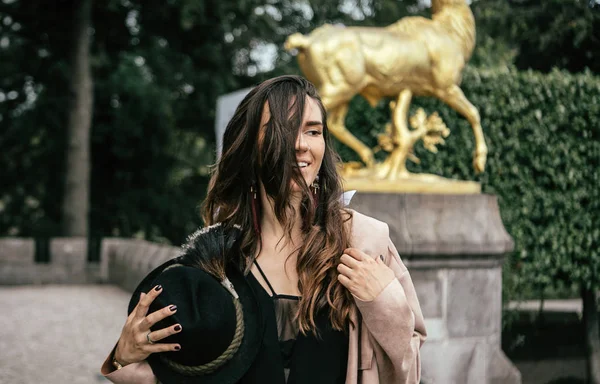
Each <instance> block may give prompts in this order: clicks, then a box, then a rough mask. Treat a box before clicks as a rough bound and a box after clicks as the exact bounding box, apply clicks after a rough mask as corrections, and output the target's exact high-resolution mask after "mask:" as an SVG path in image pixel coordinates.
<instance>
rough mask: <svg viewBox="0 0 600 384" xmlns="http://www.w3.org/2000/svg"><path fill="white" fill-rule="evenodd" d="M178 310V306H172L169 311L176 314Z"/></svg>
mask: <svg viewBox="0 0 600 384" xmlns="http://www.w3.org/2000/svg"><path fill="white" fill-rule="evenodd" d="M176 309H177V306H176V305H171V306H170V307H169V310H170V311H171V312H175V310H176Z"/></svg>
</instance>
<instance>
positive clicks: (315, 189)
mask: <svg viewBox="0 0 600 384" xmlns="http://www.w3.org/2000/svg"><path fill="white" fill-rule="evenodd" d="M320 188H321V186H320V185H319V175H317V177H315V181H313V182H312V184H311V185H310V191H311V192H312V197H313V201H314V203H315V207H316V206H318V205H319V189H320Z"/></svg>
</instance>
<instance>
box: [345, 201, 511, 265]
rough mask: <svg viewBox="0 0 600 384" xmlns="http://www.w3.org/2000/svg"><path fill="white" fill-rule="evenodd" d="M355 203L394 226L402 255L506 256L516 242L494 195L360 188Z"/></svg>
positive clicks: (394, 234)
mask: <svg viewBox="0 0 600 384" xmlns="http://www.w3.org/2000/svg"><path fill="white" fill-rule="evenodd" d="M350 207H351V208H354V209H356V210H357V211H359V212H361V213H364V214H366V215H369V216H372V217H374V218H376V219H378V220H381V221H384V222H386V223H387V224H388V225H389V227H390V237H391V239H392V241H393V242H394V244H395V245H396V248H398V252H400V254H401V255H403V256H410V258H412V256H413V255H431V256H435V257H440V256H449V255H456V256H462V257H465V256H468V255H473V256H475V257H481V256H487V255H504V254H505V253H507V252H509V251H510V250H512V249H513V247H514V244H513V241H512V239H511V237H510V236H509V235H508V233H507V232H506V230H505V229H504V225H503V224H502V220H501V218H500V213H499V210H498V203H497V199H496V197H495V196H492V195H486V194H473V195H435V194H399V193H396V194H395V193H363V192H358V193H357V194H356V195H355V196H354V198H353V199H352V202H351V203H350Z"/></svg>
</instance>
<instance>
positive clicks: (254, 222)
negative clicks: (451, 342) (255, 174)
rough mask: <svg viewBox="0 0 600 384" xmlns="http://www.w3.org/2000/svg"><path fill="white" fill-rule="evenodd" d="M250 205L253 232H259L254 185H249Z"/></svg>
mask: <svg viewBox="0 0 600 384" xmlns="http://www.w3.org/2000/svg"><path fill="white" fill-rule="evenodd" d="M250 207H251V209H252V225H253V226H254V232H256V234H260V222H259V221H258V199H257V198H256V187H255V186H254V184H253V185H251V186H250Z"/></svg>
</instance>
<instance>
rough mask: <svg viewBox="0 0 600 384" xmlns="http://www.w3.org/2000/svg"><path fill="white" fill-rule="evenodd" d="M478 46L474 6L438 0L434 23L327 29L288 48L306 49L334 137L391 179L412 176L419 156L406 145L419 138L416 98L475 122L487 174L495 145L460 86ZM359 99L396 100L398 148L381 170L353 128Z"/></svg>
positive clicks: (479, 165) (304, 60) (307, 69)
mask: <svg viewBox="0 0 600 384" xmlns="http://www.w3.org/2000/svg"><path fill="white" fill-rule="evenodd" d="M474 46H475V20H474V17H473V13H472V12H471V9H470V8H469V6H468V4H467V3H466V0H432V18H431V19H427V18H423V17H405V18H402V19H400V20H399V21H397V22H396V23H394V24H391V25H389V26H387V27H384V28H376V27H338V26H332V25H324V26H322V27H319V28H316V29H315V30H314V31H312V33H310V34H309V35H301V34H299V33H296V34H293V35H290V36H289V37H288V39H287V40H286V43H285V48H286V49H288V50H291V49H297V50H298V62H299V65H300V68H301V70H302V72H303V73H304V75H305V76H306V77H307V78H308V79H309V80H310V81H311V82H313V83H314V84H315V85H316V86H317V88H318V89H319V93H320V95H321V98H322V100H323V103H324V105H325V108H326V109H327V111H328V115H329V118H328V124H329V128H330V130H331V133H332V134H333V135H334V136H335V137H337V138H338V139H339V140H340V141H341V142H342V143H344V144H346V145H347V146H349V147H350V148H352V149H353V150H354V151H355V152H356V153H357V154H358V155H359V156H360V158H361V159H362V161H363V162H364V163H365V164H366V166H367V169H371V170H372V171H373V172H374V173H376V174H377V175H378V176H379V178H383V179H387V180H396V179H399V178H403V177H405V176H406V175H407V174H408V171H407V170H406V167H405V165H404V163H403V162H404V161H405V160H406V158H407V156H408V157H410V155H411V154H410V153H407V152H410V151H411V149H408V147H407V144H406V141H407V140H409V141H412V143H413V144H414V141H415V137H414V135H413V137H412V138H411V137H409V136H410V135H409V133H415V132H416V131H419V130H418V129H417V130H409V129H408V126H407V124H408V122H407V114H408V110H409V106H410V102H411V99H412V97H413V95H416V96H432V97H436V98H438V99H439V100H441V101H443V102H444V103H446V104H447V105H449V106H450V107H451V108H453V109H454V110H456V111H457V112H458V113H459V114H461V115H462V116H464V117H465V118H466V119H467V120H468V121H469V123H470V124H471V127H472V128H473V133H474V135H475V153H474V159H473V166H474V168H475V171H476V172H482V171H483V170H484V168H485V163H486V156H487V146H486V144H485V139H484V136H483V131H482V129H481V122H480V117H479V112H478V111H477V108H475V107H474V106H473V105H472V104H471V103H470V102H469V100H468V99H467V98H466V97H465V95H464V94H463V92H462V90H461V88H460V86H459V84H460V82H461V73H462V70H463V68H464V66H465V64H466V63H467V61H468V60H469V58H470V57H471V54H472V52H473V49H474ZM355 95H362V96H363V97H364V98H365V99H366V100H367V101H368V102H369V103H370V104H371V105H372V106H375V105H376V104H377V102H378V101H379V100H381V99H382V98H384V97H392V98H393V99H394V101H393V102H392V103H391V104H390V105H391V107H392V124H391V132H390V140H391V143H392V145H393V146H394V148H393V149H392V150H390V152H391V154H390V156H389V157H388V159H386V161H385V162H384V163H382V164H378V166H379V167H376V164H375V160H374V154H373V150H372V149H371V148H369V147H367V146H366V145H365V144H364V143H363V142H361V141H360V140H358V139H357V138H356V137H355V136H354V135H353V134H352V133H351V132H350V131H348V129H347V128H346V127H345V123H344V120H345V117H346V113H347V111H348V103H349V102H350V100H351V99H352V98H353V97H354V96H355ZM438 120H439V119H438ZM440 121H441V120H440ZM438 123H439V122H438ZM441 124H442V125H443V123H441ZM438 127H439V124H438ZM444 128H445V127H444ZM421 131H422V132H420V133H419V134H420V135H423V134H427V130H426V129H424V130H421ZM440 141H443V140H441V139H440V140H438V141H437V142H438V143H439V142H440Z"/></svg>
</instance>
